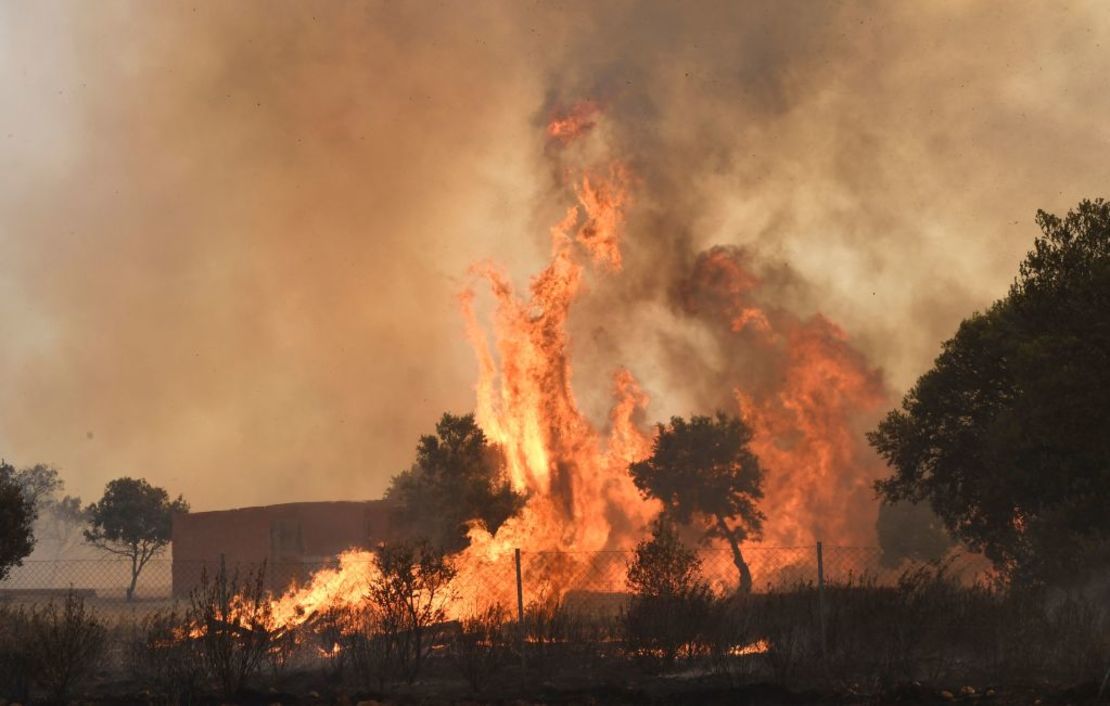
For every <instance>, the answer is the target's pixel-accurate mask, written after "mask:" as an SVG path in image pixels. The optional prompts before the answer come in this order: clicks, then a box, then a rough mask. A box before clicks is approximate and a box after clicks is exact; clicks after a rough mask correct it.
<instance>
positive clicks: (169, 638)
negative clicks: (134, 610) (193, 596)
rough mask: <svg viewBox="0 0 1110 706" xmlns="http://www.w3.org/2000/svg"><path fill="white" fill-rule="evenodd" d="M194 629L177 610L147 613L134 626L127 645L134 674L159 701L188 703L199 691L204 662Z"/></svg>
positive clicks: (172, 703)
mask: <svg viewBox="0 0 1110 706" xmlns="http://www.w3.org/2000/svg"><path fill="white" fill-rule="evenodd" d="M191 629H192V625H191V624H190V623H189V621H188V619H187V618H186V617H185V616H184V615H181V614H179V613H178V612H177V610H176V609H174V610H168V611H164V612H163V611H159V612H157V613H153V614H151V615H148V616H146V617H145V618H143V619H142V620H141V621H140V622H139V623H138V624H137V625H136V626H135V629H134V633H133V635H132V639H131V641H130V644H129V646H128V647H129V649H128V653H129V654H128V657H129V664H130V668H131V673H132V676H133V677H134V678H135V679H136V680H137V681H139V682H140V683H143V684H145V685H146V686H147V687H148V688H149V689H150V690H151V692H152V694H153V695H154V697H155V700H156V701H157V702H159V703H164V704H169V705H170V706H172V705H174V704H189V703H192V702H193V701H194V700H195V699H196V698H197V696H198V694H199V692H200V688H201V685H202V680H203V677H204V662H203V656H202V654H201V647H200V641H199V639H198V638H196V637H194V636H193V635H191V634H190V630H191Z"/></svg>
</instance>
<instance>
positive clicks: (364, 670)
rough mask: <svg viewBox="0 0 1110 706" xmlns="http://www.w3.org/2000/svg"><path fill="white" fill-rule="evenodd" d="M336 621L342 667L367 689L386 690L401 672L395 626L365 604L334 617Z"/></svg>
mask: <svg viewBox="0 0 1110 706" xmlns="http://www.w3.org/2000/svg"><path fill="white" fill-rule="evenodd" d="M331 619H332V620H335V621H336V624H335V625H336V628H335V629H336V631H337V634H338V641H337V642H336V643H333V644H332V647H331V648H330V649H333V650H334V646H335V644H338V645H339V648H340V649H339V655H340V658H341V659H342V660H343V661H342V663H341V668H342V669H344V670H346V669H348V668H349V669H350V672H351V674H352V676H353V677H354V678H355V679H356V680H357V682H358V683H359V684H360V685H361V686H363V687H366V688H376V689H377V690H378V691H382V690H384V689H385V686H386V684H387V682H389V680H390V679H391V678H393V677H394V676H395V675H396V674H397V673H398V667H397V657H396V649H397V641H396V640H395V639H394V633H395V631H396V629H397V628H396V625H395V624H393V623H390V624H389V625H386V624H385V622H384V621H383V620H382V616H381V615H380V614H379V613H378V611H377V609H376V607H375V606H373V605H369V604H367V605H362V606H359V607H357V608H352V609H348V610H345V611H342V615H333V616H331Z"/></svg>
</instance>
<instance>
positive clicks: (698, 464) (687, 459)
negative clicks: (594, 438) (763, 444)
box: [628, 412, 763, 593]
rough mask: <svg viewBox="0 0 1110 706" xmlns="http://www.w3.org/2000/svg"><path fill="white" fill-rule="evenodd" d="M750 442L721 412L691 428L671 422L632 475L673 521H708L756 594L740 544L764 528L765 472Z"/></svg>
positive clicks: (696, 419)
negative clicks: (750, 447)
mask: <svg viewBox="0 0 1110 706" xmlns="http://www.w3.org/2000/svg"><path fill="white" fill-rule="evenodd" d="M751 438H752V432H751V429H749V428H748V425H747V424H745V423H744V422H743V421H742V420H741V419H739V418H737V417H730V416H728V415H726V414H725V413H723V412H718V413H717V415H716V417H704V416H693V417H690V421H688V422H687V421H686V420H685V419H683V418H682V417H671V422H670V424H668V425H664V424H660V425H658V433H657V434H656V436H655V442H654V445H653V447H652V452H651V456H649V457H648V458H647V459H645V460H643V461H639V462H637V463H633V464H632V465H631V466H630V467H629V469H628V471H629V473H630V474H632V480H633V481H634V482H635V483H636V487H637V488H639V489H640V492H641V493H643V494H644V495H645V496H647V497H653V498H658V499H659V500H661V501H662V502H663V506H664V508H665V509H664V512H665V513H667V515H669V516H670V517H671V518H672V519H674V520H675V521H677V522H680V523H682V524H689V523H690V522H691V521H693V519H694V518H695V517H697V516H700V517H702V518H704V519H705V520H707V521H708V525H709V527H708V529H707V531H706V534H707V536H716V537H721V538H722V539H724V540H725V541H726V542H728V545H729V547H730V548H731V549H732V560H733V563H734V564H736V570H737V571H738V572H739V574H740V591H741V592H743V593H749V592H751V590H752V572H751V569H750V568H749V567H748V564H747V562H746V561H744V554H743V552H741V550H740V543H741V542H742V541H744V540H745V539H747V538H748V537H753V536H758V535H759V533H760V531H761V530H762V528H763V513H762V512H760V510H759V508H758V507H757V505H756V503H757V502H758V501H759V500H760V499H761V498H762V497H763V468H762V467H761V466H760V464H759V459H758V458H757V457H756V455H755V454H754V453H752V451H751V450H750V449H749V448H748V444H749V443H750V442H751Z"/></svg>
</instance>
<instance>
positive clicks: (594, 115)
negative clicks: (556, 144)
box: [547, 101, 601, 142]
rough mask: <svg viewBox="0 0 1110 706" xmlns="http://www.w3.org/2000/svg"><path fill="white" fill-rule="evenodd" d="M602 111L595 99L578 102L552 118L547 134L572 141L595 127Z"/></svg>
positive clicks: (562, 140)
mask: <svg viewBox="0 0 1110 706" xmlns="http://www.w3.org/2000/svg"><path fill="white" fill-rule="evenodd" d="M600 113H601V106H599V105H598V104H597V103H595V102H594V101H582V102H580V103H576V104H575V105H573V106H571V108H570V110H567V111H566V112H565V113H562V114H561V115H559V116H558V117H555V118H552V120H551V122H549V123H548V124H547V136H548V138H550V139H552V140H558V141H560V142H570V141H571V140H573V139H575V138H576V137H579V136H581V135H583V134H584V133H586V132H588V131H589V130H590V129H591V128H593V127H594V125H596V124H597V119H598V117H599V115H600Z"/></svg>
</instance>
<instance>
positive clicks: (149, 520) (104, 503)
mask: <svg viewBox="0 0 1110 706" xmlns="http://www.w3.org/2000/svg"><path fill="white" fill-rule="evenodd" d="M188 511H189V504H188V503H187V502H185V500H184V499H183V498H182V497H181V496H178V497H177V499H176V500H170V496H169V493H167V492H166V490H165V489H164V488H158V487H155V486H153V485H151V484H150V483H148V482H147V481H145V480H143V479H141V478H140V479H135V478H126V477H125V478H117V479H116V480H113V481H111V482H109V483H108V486H107V487H106V488H105V490H104V496H103V497H102V498H101V499H100V500H99V501H98V502H95V503H93V504H92V505H90V506H89V507H88V510H87V513H88V516H89V528H88V529H86V530H85V532H84V534H85V540H86V541H88V542H89V543H90V544H92V545H93V546H95V547H98V548H99V549H102V550H104V551H106V552H109V553H112V554H118V555H120V556H124V557H127V558H128V559H130V560H131V585H130V586H129V587H128V589H127V599H128V600H131V599H132V598H133V597H134V594H135V584H136V583H137V582H138V579H139V574H140V573H141V572H142V570H143V567H144V566H146V564H147V562H148V561H150V559H151V558H153V557H154V556H156V555H157V554H159V553H160V552H162V551H163V550H164V549H165V548H166V545H168V544H169V542H170V530H171V528H172V519H173V515H174V513H177V512H188Z"/></svg>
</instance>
